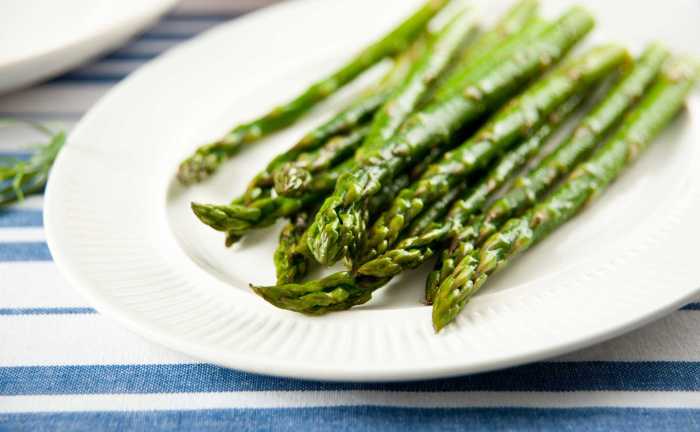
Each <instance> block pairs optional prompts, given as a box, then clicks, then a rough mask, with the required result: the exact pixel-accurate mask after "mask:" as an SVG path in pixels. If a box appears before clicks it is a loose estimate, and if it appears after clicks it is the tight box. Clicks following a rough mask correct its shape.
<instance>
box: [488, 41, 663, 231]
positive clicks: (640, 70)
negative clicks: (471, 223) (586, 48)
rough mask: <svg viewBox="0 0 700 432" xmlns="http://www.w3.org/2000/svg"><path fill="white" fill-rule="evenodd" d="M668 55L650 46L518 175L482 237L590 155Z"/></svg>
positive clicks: (491, 214) (493, 209)
mask: <svg viewBox="0 0 700 432" xmlns="http://www.w3.org/2000/svg"><path fill="white" fill-rule="evenodd" d="M667 57H668V51H666V50H665V49H664V48H662V47H661V46H659V45H651V46H649V47H648V48H647V49H646V50H645V51H644V53H643V54H642V56H641V57H640V58H639V60H638V61H637V62H636V65H635V66H634V67H633V68H632V69H631V70H630V71H629V72H628V73H627V75H626V76H625V77H624V79H623V80H622V81H620V82H619V83H618V84H617V85H616V86H615V87H614V88H613V89H612V90H611V91H610V93H609V94H608V96H607V97H606V98H605V99H604V100H603V101H602V102H601V103H600V104H598V105H597V106H596V107H595V108H594V109H593V110H592V111H591V112H590V114H588V115H587V116H586V118H585V119H584V120H583V121H582V122H581V123H580V125H579V126H578V127H577V128H576V130H575V131H574V132H573V133H572V134H571V136H570V137H569V138H568V140H566V141H565V142H563V143H562V145H561V146H560V147H559V148H558V149H557V150H556V151H555V152H553V153H552V154H551V155H550V156H548V157H547V158H546V159H545V160H543V161H542V163H541V164H540V165H539V167H538V168H537V169H536V170H534V171H533V172H532V173H530V174H528V175H527V176H526V177H522V178H520V179H518V180H517V184H516V187H515V188H513V190H511V191H509V192H508V193H507V194H506V195H505V196H503V197H502V198H501V199H499V200H498V201H496V202H495V203H494V204H493V206H491V207H490V208H489V210H488V212H486V217H485V220H484V223H483V224H482V226H481V231H480V234H479V237H480V238H481V239H486V238H488V237H489V236H490V235H491V234H493V233H494V232H495V231H496V229H497V228H496V227H498V226H499V225H501V224H502V223H503V222H505V221H507V220H508V219H510V218H511V217H513V216H515V215H517V214H518V213H519V212H520V211H521V210H522V209H524V208H526V207H529V206H531V205H533V204H534V203H535V202H536V201H538V200H539V199H540V197H541V196H542V194H543V193H544V192H545V191H546V190H547V189H548V188H549V187H550V186H552V185H553V184H555V183H556V182H557V181H559V180H560V179H561V178H562V177H564V176H565V175H566V174H568V172H569V171H570V170H572V169H573V167H574V166H576V164H577V163H578V162H580V161H581V160H582V158H584V157H586V156H587V155H588V154H589V153H590V151H591V150H593V148H594V146H595V144H596V143H597V142H598V141H599V140H600V138H601V137H602V136H603V135H605V134H606V133H607V132H608V131H609V130H610V129H611V128H612V127H613V126H614V125H615V123H617V122H618V121H619V120H620V118H621V117H622V115H623V114H624V112H625V111H626V110H627V109H628V108H629V106H630V105H631V104H632V103H634V102H635V101H636V100H637V99H639V98H640V97H641V96H642V94H643V93H644V90H645V89H646V88H647V87H648V86H649V84H651V82H652V81H653V80H654V77H655V76H656V75H657V74H658V72H659V70H660V69H661V66H662V64H663V62H664V61H665V60H666V58H667Z"/></svg>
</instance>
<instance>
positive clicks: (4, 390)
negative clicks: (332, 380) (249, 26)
mask: <svg viewBox="0 0 700 432" xmlns="http://www.w3.org/2000/svg"><path fill="white" fill-rule="evenodd" d="M271 2H272V1H270V0H267V1H261V0H246V1H231V2H229V1H225V0H189V1H184V2H183V3H182V4H180V5H179V6H178V7H177V9H175V10H174V11H173V12H171V13H170V14H168V15H167V16H165V17H164V18H163V19H162V20H161V21H160V22H159V23H158V24H157V25H156V26H155V27H153V28H151V29H149V30H148V31H147V32H145V33H144V34H143V35H141V36H139V37H137V38H135V39H134V40H133V41H132V42H130V43H129V44H128V45H126V46H124V47H122V48H121V49H119V50H118V51H116V52H113V53H111V54H109V55H107V56H105V57H103V58H102V59H100V60H98V61H96V62H94V63H92V64H90V65H87V66H84V67H81V68H80V69H78V70H76V71H73V72H71V73H68V74H66V75H63V76H61V77H58V78H56V79H53V80H51V81H50V82H47V83H44V84H41V85H38V86H35V87H33V88H31V89H27V90H24V91H21V92H16V93H13V94H9V95H5V96H0V116H1V117H4V116H12V117H18V118H23V119H31V120H37V121H40V122H45V123H49V124H57V125H60V126H61V127H64V128H66V129H67V130H70V129H71V127H72V126H73V125H75V123H76V122H77V121H78V120H79V119H80V117H82V115H83V114H84V113H85V112H86V111H87V110H88V109H89V108H90V107H91V106H92V105H93V104H94V103H95V102H96V101H97V100H98V99H99V98H100V97H101V96H103V95H104V94H105V93H106V92H107V91H109V89H110V88H111V87H112V86H114V85H115V84H116V83H118V82H119V81H120V80H121V79H123V78H124V77H125V76H126V75H127V74H129V73H130V72H131V71H133V70H135V69H136V68H138V67H140V66H141V65H142V64H144V63H146V62H147V61H149V60H150V59H152V58H153V57H155V56H157V55H159V54H160V53H162V52H164V51H166V50H167V49H169V48H170V47H172V46H175V45H177V44H179V43H182V42H183V41H186V40H187V39H189V38H192V37H194V36H196V35H197V34H198V33H200V32H202V31H204V30H207V29H209V28H211V27H213V26H216V25H217V24H220V23H222V22H225V21H228V20H231V19H235V18H236V17H238V16H240V15H241V14H243V13H246V12H248V11H250V10H252V9H254V8H256V7H259V6H262V5H264V4H267V3H271ZM35 138H36V137H35V136H32V134H31V133H29V132H27V131H21V130H14V129H13V130H0V153H17V152H18V151H21V150H19V149H20V148H21V145H22V144H26V143H29V142H32V140H33V139H35ZM42 203H43V199H42V197H41V196H36V197H32V198H30V199H27V200H26V201H25V202H23V203H22V204H20V205H17V206H14V207H11V208H9V209H5V210H0V430H2V431H4V430H12V431H15V430H32V431H37V430H38V431H42V430H115V431H116V430H149V431H151V430H204V431H218V430H249V429H255V430H257V429H263V430H267V429H277V430H287V429H292V430H325V429H330V428H333V429H335V430H339V431H345V430H365V429H370V428H373V429H381V430H400V429H405V428H407V427H420V428H421V429H426V430H440V431H446V430H455V429H463V428H466V427H469V428H470V429H474V430H481V429H487V430H490V429H513V430H528V429H532V430H550V429H551V430H562V429H566V430H585V431H591V430H610V429H613V430H636V431H639V430H690V429H697V428H700V410H698V409H700V393H699V392H698V390H700V362H699V361H700V303H694V304H690V305H688V306H686V307H684V308H683V309H681V310H679V311H677V312H675V313H674V314H672V315H671V316H669V317H667V318H665V319H663V320H660V321H658V322H656V323H654V324H652V325H649V326H647V327H645V328H643V329H641V330H638V331H636V332H634V333H631V334H628V335H626V336H624V337H620V338H617V339H615V340H613V341H610V342H607V343H604V344H601V345H598V346H595V347H593V348H589V349H586V350H583V351H580V352H577V353H573V354H570V355H567V356H565V357H562V358H557V359H552V360H550V361H547V362H542V363H536V364H532V365H528V366H523V367H519V368H515V369H510V370H506V371H501V372H494V373H488V374H482V375H476V376H469V377H462V378H455V379H446V380H438V381H428V382H415V383H400V384H328V383H318V382H310V381H298V380H291V379H279V378H271V377H265V376H258V375H253V374H248V373H245V372H240V371H235V370H227V369H222V368H218V367H215V366H211V365H207V364H203V363H199V362H197V361H195V360H194V359H192V358H189V357H186V356H184V355H182V354H179V353H175V352H172V351H169V350H167V349H165V348H161V347H160V346H157V345H154V344H152V343H149V342H146V341H145V340H143V339H141V338H140V337H139V336H136V335H134V334H132V333H130V332H128V331H126V330H124V329H122V328H121V327H119V326H118V325H116V324H115V323H113V322H112V321H111V320H109V319H107V318H104V317H103V316H101V315H100V314H98V313H96V312H95V310H94V309H92V308H91V307H90V305H88V304H87V303H86V301H85V300H84V299H82V298H81V297H80V296H79V295H78V294H77V293H76V292H74V290H73V289H72V288H71V287H70V286H69V284H68V283H67V282H66V281H65V280H64V279H63V278H62V277H61V276H60V274H59V272H58V270H57V269H56V266H55V265H54V264H53V262H52V260H51V255H50V253H49V251H48V248H47V246H46V242H45V236H44V232H43V228H42V225H43V223H42ZM660 288H661V289H662V287H660Z"/></svg>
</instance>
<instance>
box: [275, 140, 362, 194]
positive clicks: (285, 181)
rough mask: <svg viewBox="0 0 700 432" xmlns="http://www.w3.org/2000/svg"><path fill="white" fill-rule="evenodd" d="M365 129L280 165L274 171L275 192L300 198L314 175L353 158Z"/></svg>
mask: <svg viewBox="0 0 700 432" xmlns="http://www.w3.org/2000/svg"><path fill="white" fill-rule="evenodd" d="M368 131H369V129H368V127H367V126H363V127H360V128H358V129H355V130H353V131H351V132H350V133H349V134H347V135H340V136H336V137H334V138H332V139H330V140H329V141H328V142H327V143H326V144H325V145H324V146H323V147H321V148H319V149H318V150H316V151H313V152H309V153H304V154H302V155H300V156H299V157H298V158H297V159H296V160H295V161H294V162H289V163H286V164H284V165H282V166H281V167H280V168H278V169H277V170H275V171H274V175H273V177H274V182H275V191H276V192H277V193H278V194H279V195H282V196H287V197H298V196H301V195H303V194H304V193H305V192H306V191H307V190H306V189H307V187H308V186H309V184H310V183H311V181H312V176H313V174H316V173H318V172H322V171H325V170H328V169H329V168H331V167H332V166H333V165H336V164H337V163H338V162H341V161H343V160H345V159H347V158H348V157H350V156H352V155H353V154H354V153H355V151H356V150H357V149H358V147H360V145H361V144H362V143H363V141H364V139H365V137H366V136H367V132H368Z"/></svg>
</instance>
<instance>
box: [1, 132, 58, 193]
mask: <svg viewBox="0 0 700 432" xmlns="http://www.w3.org/2000/svg"><path fill="white" fill-rule="evenodd" d="M18 125H24V126H29V127H30V128H32V129H34V130H35V131H37V132H39V133H41V134H42V135H43V136H44V137H46V138H47V139H48V140H49V142H48V143H47V144H45V145H41V146H38V148H37V150H36V152H35V153H34V154H32V155H31V156H30V157H29V159H27V160H21V159H15V158H11V157H3V158H0V207H2V206H5V205H9V204H13V203H15V202H17V201H22V200H23V199H24V197H25V196H27V195H31V194H35V193H40V192H41V191H43V190H44V186H46V181H47V180H48V178H49V171H50V170H51V167H52V166H53V162H54V160H56V156H58V152H59V151H61V149H62V148H63V145H64V144H65V142H66V133H65V132H63V131H59V132H56V131H53V130H51V129H50V128H48V127H46V126H44V125H41V124H38V123H34V122H30V121H22V120H16V119H9V118H0V128H2V127H14V126H18Z"/></svg>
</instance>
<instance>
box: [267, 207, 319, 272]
mask: <svg viewBox="0 0 700 432" xmlns="http://www.w3.org/2000/svg"><path fill="white" fill-rule="evenodd" d="M312 216H313V211H310V212H305V211H303V212H300V213H298V214H297V215H296V216H295V217H294V220H292V221H290V222H289V223H288V224H287V225H285V226H284V228H282V232H281V233H280V239H279V244H278V245H277V249H276V250H275V253H274V255H273V260H274V263H275V270H276V273H277V284H278V285H284V284H288V283H293V282H296V281H298V280H299V279H300V278H302V277H304V276H305V275H306V273H307V272H308V270H309V266H310V264H311V263H310V262H309V260H308V259H307V258H306V256H305V255H304V254H303V253H300V251H299V250H298V249H297V248H298V246H299V243H300V240H301V238H302V237H303V236H304V233H305V232H306V228H307V227H308V225H309V223H310V218H311V217H312Z"/></svg>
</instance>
